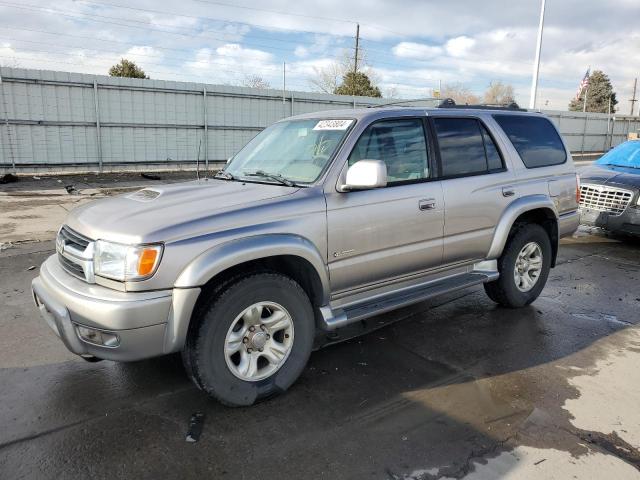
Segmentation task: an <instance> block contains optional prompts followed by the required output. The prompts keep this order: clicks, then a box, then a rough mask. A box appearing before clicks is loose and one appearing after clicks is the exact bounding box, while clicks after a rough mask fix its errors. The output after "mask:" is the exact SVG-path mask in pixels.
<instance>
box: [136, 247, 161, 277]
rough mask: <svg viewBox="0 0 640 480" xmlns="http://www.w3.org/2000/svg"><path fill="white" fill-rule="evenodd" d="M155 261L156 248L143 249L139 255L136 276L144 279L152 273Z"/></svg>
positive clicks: (156, 257)
mask: <svg viewBox="0 0 640 480" xmlns="http://www.w3.org/2000/svg"><path fill="white" fill-rule="evenodd" d="M156 260H158V250H157V249H156V248H145V249H144V250H143V251H142V252H141V253H140V260H138V275H140V276H141V277H146V276H147V275H149V274H150V273H152V272H153V270H154V268H155V266H156Z"/></svg>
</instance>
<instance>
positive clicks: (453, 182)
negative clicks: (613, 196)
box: [431, 116, 515, 264]
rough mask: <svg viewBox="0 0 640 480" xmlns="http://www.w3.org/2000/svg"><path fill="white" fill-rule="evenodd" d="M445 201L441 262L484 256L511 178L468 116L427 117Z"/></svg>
mask: <svg viewBox="0 0 640 480" xmlns="http://www.w3.org/2000/svg"><path fill="white" fill-rule="evenodd" d="M431 125H432V128H433V130H434V136H435V139H436V144H437V146H438V153H439V162H440V172H441V177H440V178H441V179H442V188H443V191H444V202H445V226H444V255H443V260H444V263H445V264H455V263H459V262H466V261H469V260H477V259H482V258H485V257H486V255H487V253H488V252H489V248H490V246H491V241H492V239H493V234H494V231H495V228H496V225H497V224H498V221H499V219H500V216H501V215H502V212H504V209H505V208H506V207H507V205H508V204H509V203H510V202H511V201H513V200H514V197H515V187H514V186H513V185H511V184H510V183H511V182H513V180H514V176H513V173H512V172H510V171H509V170H508V169H507V168H506V164H505V160H504V156H503V154H502V152H501V151H500V149H499V147H498V145H497V142H496V140H495V139H494V137H493V136H492V135H491V133H490V131H489V129H488V128H487V126H486V125H485V124H484V122H483V121H481V120H480V119H479V118H475V117H472V116H437V117H434V118H433V119H432V121H431Z"/></svg>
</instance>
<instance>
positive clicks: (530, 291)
mask: <svg viewBox="0 0 640 480" xmlns="http://www.w3.org/2000/svg"><path fill="white" fill-rule="evenodd" d="M551 254H552V250H551V240H550V239H549V234H548V233H547V231H546V230H545V229H544V228H542V227H541V226H540V225H537V224H525V225H521V226H519V227H517V229H516V230H515V233H513V235H511V237H510V238H509V240H508V241H507V244H506V245H505V248H504V251H503V253H502V256H501V257H500V259H499V260H498V271H499V272H500V277H499V278H498V280H496V281H493V282H489V283H485V285H484V289H485V291H486V292H487V295H488V296H489V298H491V300H493V301H494V302H496V303H499V304H500V305H503V306H505V307H509V308H518V307H523V306H525V305H529V304H530V303H531V302H533V301H534V300H535V299H536V298H538V296H539V295H540V293H541V292H542V289H543V288H544V286H545V284H546V283H547V278H548V277H549V270H550V268H551Z"/></svg>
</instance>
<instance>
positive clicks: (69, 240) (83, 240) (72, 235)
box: [60, 225, 91, 251]
mask: <svg viewBox="0 0 640 480" xmlns="http://www.w3.org/2000/svg"><path fill="white" fill-rule="evenodd" d="M60 237H61V238H62V239H63V240H64V242H65V244H66V245H71V246H73V247H75V248H76V249H77V250H80V251H82V250H84V249H85V248H87V245H89V243H91V240H89V239H88V238H87V237H83V236H82V235H80V234H79V233H76V232H74V231H73V230H71V229H70V228H69V227H67V226H66V225H63V226H62V228H61V229H60Z"/></svg>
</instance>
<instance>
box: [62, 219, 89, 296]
mask: <svg viewBox="0 0 640 480" xmlns="http://www.w3.org/2000/svg"><path fill="white" fill-rule="evenodd" d="M56 251H57V252H58V261H59V262H60V265H61V266H62V268H64V269H65V270H66V271H67V272H68V273H70V274H71V275H73V276H74V277H78V278H80V279H81V280H84V281H86V282H91V283H93V242H92V241H91V240H89V239H88V238H87V237H85V236H83V235H80V234H79V233H77V232H75V231H73V230H71V229H70V228H69V227H67V226H66V225H64V226H63V227H62V228H61V229H60V231H59V232H58V237H57V238H56Z"/></svg>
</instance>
